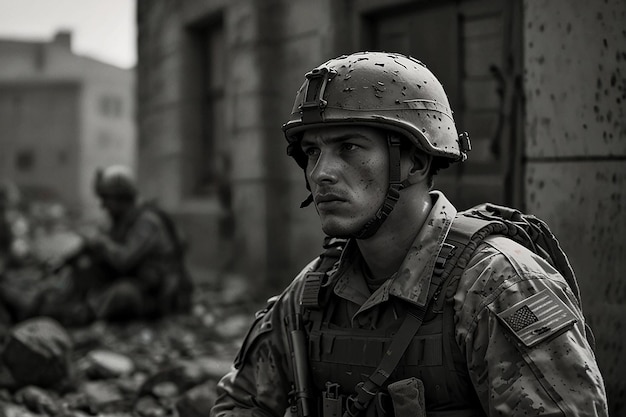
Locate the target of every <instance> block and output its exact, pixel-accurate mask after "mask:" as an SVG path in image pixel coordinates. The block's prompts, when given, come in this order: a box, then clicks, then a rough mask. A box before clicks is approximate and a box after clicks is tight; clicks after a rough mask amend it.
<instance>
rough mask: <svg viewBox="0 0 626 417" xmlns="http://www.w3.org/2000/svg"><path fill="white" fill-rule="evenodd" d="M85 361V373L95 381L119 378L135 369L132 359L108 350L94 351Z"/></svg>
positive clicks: (83, 365)
mask: <svg viewBox="0 0 626 417" xmlns="http://www.w3.org/2000/svg"><path fill="white" fill-rule="evenodd" d="M84 359H85V360H84V361H83V364H82V367H83V371H84V372H85V374H86V375H88V376H89V377H91V378H94V379H107V378H118V377H121V376H124V375H129V374H130V373H131V372H133V370H134V369H135V366H134V364H133V361H132V360H131V359H130V358H128V357H126V356H124V355H122V354H119V353H115V352H111V351H108V350H101V349H99V350H92V351H91V352H89V353H88V354H87V355H86V356H85V358H84Z"/></svg>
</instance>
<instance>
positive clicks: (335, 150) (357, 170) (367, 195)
mask: <svg viewBox="0 0 626 417" xmlns="http://www.w3.org/2000/svg"><path fill="white" fill-rule="evenodd" d="M301 146H302V150H303V152H304V154H305V155H307V158H308V161H307V168H306V177H307V180H308V181H309V185H310V187H311V193H312V194H313V200H314V202H315V207H316V209H317V212H318V214H319V216H320V219H321V223H322V230H323V231H324V233H326V234H328V235H330V236H339V237H345V236H349V235H351V234H354V233H357V232H358V231H359V230H360V229H361V228H362V227H363V226H364V225H365V223H366V222H367V221H368V220H370V219H371V218H372V217H373V216H374V215H375V214H376V211H377V210H378V208H379V207H380V206H381V205H382V203H383V201H384V199H385V195H386V192H387V188H388V183H389V180H388V177H389V168H388V165H389V150H388V148H387V140H386V137H385V136H384V134H383V132H382V131H379V130H377V129H374V128H370V127H365V126H355V127H352V126H350V127H343V126H336V127H324V128H319V129H311V130H307V131H306V132H305V133H304V135H303V138H302V142H301Z"/></svg>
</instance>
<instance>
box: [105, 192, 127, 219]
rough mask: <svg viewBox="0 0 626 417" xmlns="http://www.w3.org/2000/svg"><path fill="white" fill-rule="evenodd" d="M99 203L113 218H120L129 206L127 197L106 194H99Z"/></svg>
mask: <svg viewBox="0 0 626 417" xmlns="http://www.w3.org/2000/svg"><path fill="white" fill-rule="evenodd" d="M100 204H101V205H102V208H103V209H104V211H106V212H107V213H108V215H109V216H111V218H112V219H113V220H116V219H119V218H121V217H122V216H123V215H124V214H125V213H126V212H127V211H128V210H129V207H130V206H131V204H130V203H129V201H128V199H123V198H120V197H119V196H108V195H101V196H100Z"/></svg>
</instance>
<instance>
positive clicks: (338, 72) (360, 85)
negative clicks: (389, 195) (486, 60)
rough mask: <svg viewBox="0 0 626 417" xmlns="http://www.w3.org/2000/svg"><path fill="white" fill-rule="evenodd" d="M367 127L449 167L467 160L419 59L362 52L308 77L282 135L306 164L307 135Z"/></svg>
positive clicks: (441, 95) (463, 141)
mask: <svg viewBox="0 0 626 417" xmlns="http://www.w3.org/2000/svg"><path fill="white" fill-rule="evenodd" d="M328 124H333V125H351V124H358V125H365V126H372V127H379V128H384V129H389V130H392V131H396V132H398V133H400V134H401V135H402V136H403V137H405V138H407V139H408V140H410V141H411V142H412V143H413V144H414V145H415V146H417V147H418V148H419V149H421V150H422V151H424V152H426V153H428V154H431V155H433V156H436V157H442V158H444V159H447V160H449V161H450V162H454V161H462V160H465V159H466V157H467V156H466V155H467V151H469V142H468V140H467V138H466V137H465V136H459V135H458V134H457V130H456V127H455V124H454V119H453V117H452V110H451V109H450V104H449V103H448V98H447V96H446V93H445V91H444V89H443V87H442V86H441V83H440V82H439V81H438V80H437V78H436V77H435V76H434V75H433V74H432V72H430V71H429V70H428V69H427V68H426V66H424V64H422V63H421V62H420V61H418V60H417V59H414V58H412V57H407V56H404V55H401V54H397V53H387V52H358V53H354V54H352V55H347V56H345V55H344V56H341V57H338V58H335V59H331V60H330V61H327V62H326V63H324V64H322V65H320V66H319V67H317V68H315V69H313V70H312V71H310V72H309V73H307V74H306V80H305V82H304V84H302V86H301V87H300V90H299V91H298V93H297V95H296V100H295V103H294V106H293V109H292V111H291V115H290V118H289V121H288V122H287V123H285V124H284V125H283V131H284V132H285V136H286V138H287V141H288V142H289V146H288V149H287V151H288V153H289V155H291V156H292V157H294V158H295V159H296V161H297V162H298V164H299V165H300V166H301V167H304V166H305V164H306V158H305V157H304V154H303V153H302V151H301V149H300V146H299V141H300V139H301V138H302V132H303V131H305V130H307V129H310V128H315V127H321V126H324V125H328Z"/></svg>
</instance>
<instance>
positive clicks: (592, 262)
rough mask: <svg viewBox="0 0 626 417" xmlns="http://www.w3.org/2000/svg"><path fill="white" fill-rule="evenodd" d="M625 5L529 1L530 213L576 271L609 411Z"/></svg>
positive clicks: (617, 301)
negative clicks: (548, 229) (556, 239)
mask: <svg viewBox="0 0 626 417" xmlns="http://www.w3.org/2000/svg"><path fill="white" fill-rule="evenodd" d="M625 21H626V3H625V2H623V1H621V0H608V1H602V2H600V1H594V2H589V1H586V0H558V1H555V0H545V1H539V0H532V1H525V2H524V25H523V27H524V37H525V40H524V53H525V63H524V67H525V77H524V90H525V95H526V141H525V145H526V146H525V157H526V159H527V165H526V179H525V186H526V191H525V197H526V205H527V210H528V211H529V212H532V213H534V214H536V215H538V216H540V217H542V218H544V219H546V220H547V221H548V222H549V224H550V225H551V226H552V228H553V231H554V232H555V234H556V235H557V236H558V237H559V239H560V241H561V244H562V246H563V248H564V250H565V251H566V252H567V253H568V255H569V257H570V261H571V263H572V265H573V267H574V269H575V271H576V273H577V275H578V280H579V283H580V287H581V292H582V298H583V307H584V310H585V313H586V315H587V317H588V319H589V321H590V323H591V326H592V328H593V330H594V332H595V335H596V339H597V348H596V352H597V357H598V362H599V364H600V367H601V370H602V372H603V374H604V377H605V381H606V385H607V390H608V394H609V401H610V403H611V408H612V411H613V413H612V415H616V416H617V415H622V413H623V411H624V410H625V407H626V402H625V397H626V382H625V379H624V376H623V372H624V353H625V352H626V351H625V348H626V343H625V342H626V338H625V337H624V334H623V332H624V317H626V304H625V302H624V300H625V299H626V283H625V282H624V272H625V271H626V258H625V257H624V254H626V216H624V212H623V211H622V210H624V209H625V208H626V200H625V198H626V197H625V195H624V190H626V163H625V162H626V110H625V103H626V32H624V22H625Z"/></svg>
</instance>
